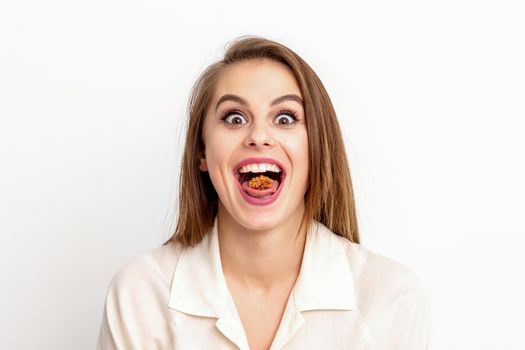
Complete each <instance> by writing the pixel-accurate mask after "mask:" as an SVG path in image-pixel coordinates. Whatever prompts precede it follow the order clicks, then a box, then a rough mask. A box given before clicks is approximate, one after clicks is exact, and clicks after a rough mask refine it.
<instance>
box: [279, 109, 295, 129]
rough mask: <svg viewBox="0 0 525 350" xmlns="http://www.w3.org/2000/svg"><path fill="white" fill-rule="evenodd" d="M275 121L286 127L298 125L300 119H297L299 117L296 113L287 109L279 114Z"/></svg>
mask: <svg viewBox="0 0 525 350" xmlns="http://www.w3.org/2000/svg"><path fill="white" fill-rule="evenodd" d="M275 120H277V124H279V125H284V126H286V125H292V124H294V123H296V122H297V121H298V120H299V119H298V118H297V115H296V114H295V112H294V111H290V110H287V109H285V110H281V111H279V113H277V117H275Z"/></svg>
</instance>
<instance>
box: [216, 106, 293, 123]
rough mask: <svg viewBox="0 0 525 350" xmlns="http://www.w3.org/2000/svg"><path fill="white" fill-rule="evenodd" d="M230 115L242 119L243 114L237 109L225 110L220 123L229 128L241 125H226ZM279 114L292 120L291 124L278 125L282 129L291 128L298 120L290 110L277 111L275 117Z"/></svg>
mask: <svg viewBox="0 0 525 350" xmlns="http://www.w3.org/2000/svg"><path fill="white" fill-rule="evenodd" d="M231 114H240V115H242V116H243V117H244V114H243V113H242V112H241V111H239V110H238V109H229V110H227V111H226V112H224V113H222V115H221V121H222V122H223V123H224V124H226V126H227V127H230V128H235V127H237V125H243V124H232V123H228V122H227V121H226V118H227V117H229V116H230V115H231ZM281 114H286V115H288V116H289V117H292V119H293V122H291V123H290V124H279V126H284V127H290V126H293V125H294V124H296V123H297V122H298V121H299V120H300V119H299V118H298V116H297V113H296V112H294V111H292V110H291V109H286V108H285V109H281V110H279V112H277V116H279V115H281Z"/></svg>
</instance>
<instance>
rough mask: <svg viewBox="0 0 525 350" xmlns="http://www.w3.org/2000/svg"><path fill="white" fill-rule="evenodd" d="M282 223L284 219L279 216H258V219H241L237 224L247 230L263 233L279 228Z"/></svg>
mask: <svg viewBox="0 0 525 350" xmlns="http://www.w3.org/2000/svg"><path fill="white" fill-rule="evenodd" d="M283 221H284V218H283V217H281V216H279V217H275V216H268V215H265V216H259V217H256V218H254V217H243V218H242V220H241V221H240V222H239V224H240V225H241V226H243V227H245V228H246V229H248V230H252V231H265V230H270V229H273V228H274V227H277V226H279V225H280V224H282V223H283Z"/></svg>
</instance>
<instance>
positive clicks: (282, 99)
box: [215, 94, 303, 111]
mask: <svg viewBox="0 0 525 350" xmlns="http://www.w3.org/2000/svg"><path fill="white" fill-rule="evenodd" d="M226 101H233V102H238V103H240V104H241V105H243V106H245V107H246V106H248V102H246V100H245V99H243V98H242V97H240V96H237V95H232V94H226V95H222V96H221V98H219V100H218V101H217V104H216V105H215V111H217V108H219V105H220V104H221V103H223V102H226ZM285 101H295V102H297V103H299V104H300V105H301V106H302V105H303V99H302V98H301V97H299V96H297V95H296V94H288V95H283V96H281V97H277V98H276V99H274V100H273V101H272V103H271V104H270V105H271V106H275V105H277V104H279V103H283V102H285Z"/></svg>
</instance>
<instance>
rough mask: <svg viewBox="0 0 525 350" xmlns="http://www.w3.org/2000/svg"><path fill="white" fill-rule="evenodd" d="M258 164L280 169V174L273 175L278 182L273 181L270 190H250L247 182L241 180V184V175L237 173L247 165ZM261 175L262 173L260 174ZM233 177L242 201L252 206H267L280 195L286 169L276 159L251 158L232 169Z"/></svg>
mask: <svg viewBox="0 0 525 350" xmlns="http://www.w3.org/2000/svg"><path fill="white" fill-rule="evenodd" d="M254 163H255V164H260V163H266V164H274V165H276V166H277V167H279V169H280V173H278V174H277V173H275V175H276V176H277V177H278V180H274V184H273V186H272V188H269V189H266V190H262V191H261V190H258V189H252V188H249V187H248V186H247V182H246V181H245V180H243V182H244V183H241V180H240V179H241V177H243V178H244V176H242V174H241V173H240V172H239V170H240V169H241V168H242V167H243V166H245V165H248V164H254ZM261 174H262V173H261ZM233 175H234V177H235V179H236V180H237V181H236V182H237V188H238V189H239V191H240V193H241V196H242V197H243V199H244V200H245V201H246V202H248V203H250V204H253V205H268V204H271V203H273V202H274V201H275V200H276V199H277V198H278V197H279V194H280V193H281V190H282V187H283V184H284V180H285V178H286V169H285V167H284V166H283V165H282V163H281V162H279V161H278V160H276V159H273V158H263V157H257V158H255V157H251V158H246V159H244V160H242V161H240V162H239V163H237V164H236V165H235V167H234V169H233Z"/></svg>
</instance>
